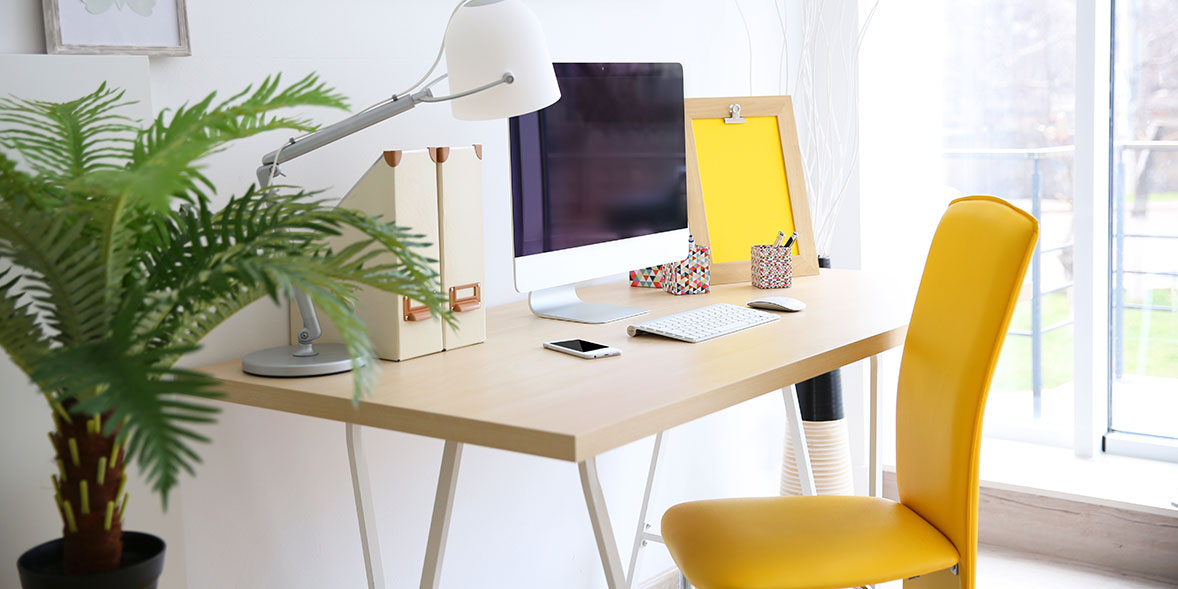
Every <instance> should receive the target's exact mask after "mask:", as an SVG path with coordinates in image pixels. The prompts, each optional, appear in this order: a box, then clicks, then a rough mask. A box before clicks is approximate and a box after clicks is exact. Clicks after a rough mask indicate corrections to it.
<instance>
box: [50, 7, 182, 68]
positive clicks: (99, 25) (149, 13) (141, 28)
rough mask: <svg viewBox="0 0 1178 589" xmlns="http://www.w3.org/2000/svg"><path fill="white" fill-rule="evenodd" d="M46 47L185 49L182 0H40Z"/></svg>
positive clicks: (96, 51) (75, 50)
mask: <svg viewBox="0 0 1178 589" xmlns="http://www.w3.org/2000/svg"><path fill="white" fill-rule="evenodd" d="M41 2H42V8H43V10H44V12H45V47H46V49H48V51H49V53H65V54H90V55H114V54H130V55H189V54H190V52H189V50H188V17H187V15H186V13H185V7H184V0H41Z"/></svg>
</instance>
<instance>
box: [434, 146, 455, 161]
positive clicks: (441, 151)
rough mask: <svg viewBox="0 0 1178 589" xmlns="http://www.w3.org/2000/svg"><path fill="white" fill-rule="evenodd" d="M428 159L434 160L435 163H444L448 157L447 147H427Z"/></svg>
mask: <svg viewBox="0 0 1178 589" xmlns="http://www.w3.org/2000/svg"><path fill="white" fill-rule="evenodd" d="M429 159H431V160H434V163H435V164H444V163H446V160H448V159H450V148H449V147H431V148H429Z"/></svg>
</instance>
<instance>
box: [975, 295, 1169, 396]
mask: <svg viewBox="0 0 1178 589" xmlns="http://www.w3.org/2000/svg"><path fill="white" fill-rule="evenodd" d="M1149 296H1150V298H1151V299H1152V302H1153V304H1154V305H1165V306H1170V307H1178V289H1151V290H1150V291H1149ZM1142 298H1143V297H1140V296H1138V297H1136V300H1134V297H1129V299H1128V301H1127V302H1128V303H1130V304H1141V303H1142ZM1042 304H1043V327H1045V328H1046V327H1050V326H1052V325H1055V324H1057V323H1059V322H1061V321H1063V320H1066V319H1067V318H1069V317H1070V316H1071V314H1072V309H1071V305H1072V303H1071V294H1070V293H1069V292H1066V291H1064V292H1056V293H1052V294H1049V295H1046V296H1044V297H1043V299H1042ZM1124 313H1125V314H1124V319H1125V329H1124V335H1123V338H1124V339H1123V341H1124V354H1123V358H1124V361H1125V367H1124V370H1125V373H1126V374H1143V375H1147V376H1160V377H1168V378H1178V313H1175V312H1168V311H1161V310H1154V311H1146V310H1144V309H1125V312H1124ZM1146 328H1148V331H1146V332H1145V338H1144V341H1143V338H1142V333H1143V331H1142V330H1143V329H1146ZM1030 329H1031V301H1030V300H1025V301H1022V302H1020V303H1019V305H1018V307H1016V308H1015V312H1014V318H1013V319H1012V320H1011V330H1012V331H1030ZM1072 341H1073V331H1072V326H1071V325H1069V326H1067V327H1063V328H1060V329H1057V330H1055V331H1052V332H1050V333H1046V334H1044V335H1043V386H1044V387H1045V388H1053V387H1057V386H1060V385H1062V384H1064V383H1067V382H1069V381H1071V380H1072V369H1073V366H1074V362H1073V360H1072V354H1073V352H1072V347H1073V346H1072ZM1142 345H1145V346H1146V353H1145V355H1144V357H1143V358H1142V357H1141V355H1140V354H1139V352H1140V351H1141V347H1142ZM1142 363H1143V364H1144V366H1139V365H1140V364H1142ZM1139 371H1140V372H1139ZM1030 389H1031V338H1030V337H1027V336H1014V335H1009V336H1007V338H1006V345H1005V346H1004V347H1003V348H1002V354H1001V356H999V359H998V368H997V370H996V372H995V374H994V385H993V387H992V389H991V390H992V391H994V392H1000V391H1028V390H1030Z"/></svg>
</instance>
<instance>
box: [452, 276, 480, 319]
mask: <svg viewBox="0 0 1178 589" xmlns="http://www.w3.org/2000/svg"><path fill="white" fill-rule="evenodd" d="M468 288H473V289H474V295H473V296H469V297H463V298H461V299H460V298H458V291H460V290H466V289H468ZM482 306H483V291H482V288H481V287H480V286H479V283H477V282H472V283H470V284H463V285H460V286H451V287H450V310H451V311H454V312H455V313H464V312H466V311H474V310H475V309H478V308H479V307H482Z"/></svg>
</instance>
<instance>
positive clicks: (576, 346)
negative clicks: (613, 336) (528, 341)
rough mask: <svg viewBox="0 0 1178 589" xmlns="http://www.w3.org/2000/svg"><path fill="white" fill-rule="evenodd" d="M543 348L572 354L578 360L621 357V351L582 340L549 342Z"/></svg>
mask: <svg viewBox="0 0 1178 589" xmlns="http://www.w3.org/2000/svg"><path fill="white" fill-rule="evenodd" d="M544 347H545V348H548V349H549V350H556V351H557V352H564V353H566V354H572V355H574V356H576V357H578V358H589V359H593V358H605V357H606V356H621V355H622V351H621V350H619V349H617V348H613V347H610V346H607V345H605V344H599V343H597V342H591V341H589V340H583V339H566V340H558V341H551V342H544Z"/></svg>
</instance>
